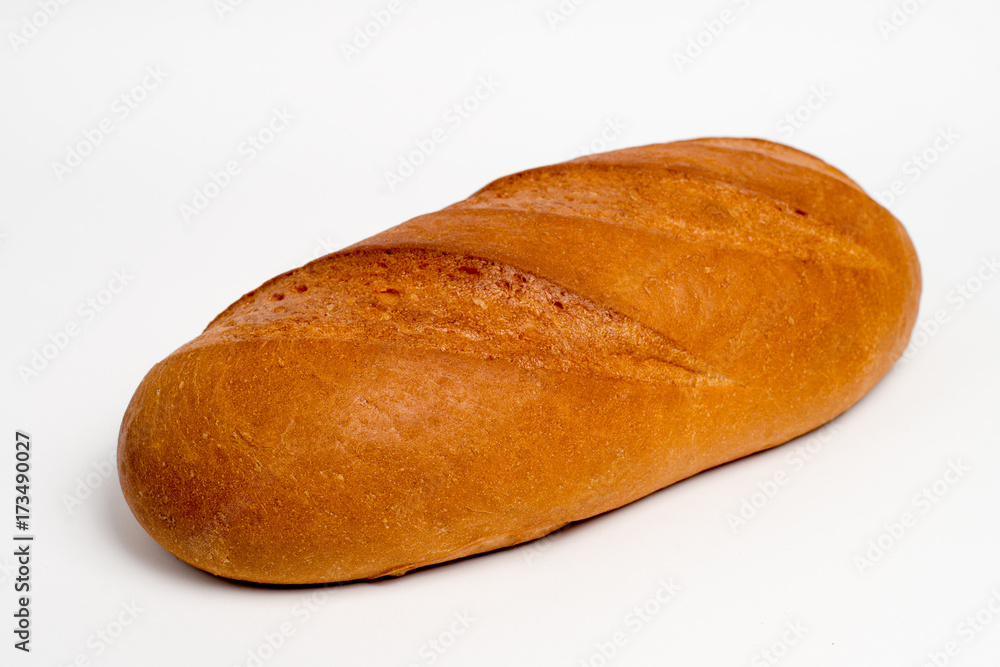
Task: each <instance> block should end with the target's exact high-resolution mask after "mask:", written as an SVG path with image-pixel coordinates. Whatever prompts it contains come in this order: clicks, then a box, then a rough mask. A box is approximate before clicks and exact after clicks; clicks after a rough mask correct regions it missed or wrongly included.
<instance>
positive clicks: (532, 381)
mask: <svg viewBox="0 0 1000 667" xmlns="http://www.w3.org/2000/svg"><path fill="white" fill-rule="evenodd" d="M919 288H920V276H919V267H918V265H917V263H916V256H915V253H914V251H913V248H912V245H911V244H910V242H909V239H908V238H907V236H906V234H905V231H903V229H902V227H901V226H900V225H899V223H898V222H897V221H896V220H895V219H894V218H892V216H891V215H890V214H889V213H888V212H886V211H884V210H883V209H882V208H881V207H879V206H878V205H877V204H875V202H873V201H872V200H871V199H870V198H868V197H867V196H866V195H865V194H864V193H863V192H862V191H861V190H860V188H858V187H857V186H856V185H855V184H854V183H853V182H852V181H850V180H849V179H848V178H847V177H846V176H844V175H843V174H841V173H840V172H839V171H837V170H835V169H833V168H832V167H829V166H828V165H826V164H825V163H823V162H821V161H819V160H817V159H816V158H813V157H811V156H808V155H805V154H803V153H800V152H798V151H795V150H793V149H789V148H786V147H782V146H779V145H776V144H771V143H769V142H761V141H755V140H722V139H714V140H713V139H710V140H699V141H693V142H680V143H676V144H666V145H659V146H648V147H643V148H636V149H628V150H625V151H617V152H614V153H608V154H603V155H598V156H591V157H588V158H582V159H579V160H576V161H573V162H570V163H564V164H561V165H555V166H552V167H545V168H541V169H535V170H531V171H528V172H522V173H520V174H515V175H513V176H509V177H506V178H503V179H500V180H498V181H496V182H494V183H492V184H491V185H489V186H487V187H486V188H484V189H483V190H481V191H479V192H477V193H476V194H474V195H473V196H472V197H470V198H469V199H467V200H465V201H463V202H460V203H458V204H455V205H454V206H451V207H449V208H447V209H445V210H443V211H441V212H438V213H434V214H430V215H427V216H422V217H419V218H415V219H414V220H411V221H410V222H408V223H404V224H403V225H400V226H398V227H395V228H392V229H390V230H387V231H386V232H383V233H382V234H379V235H377V236H375V237H372V238H371V239H367V240H366V241H362V242H361V243H359V244H356V245H354V246H352V247H350V248H347V249H345V250H343V251H340V252H338V253H334V254H332V255H328V256H326V257H324V258H321V259H319V260H317V261H315V262H312V263H310V264H308V265H306V266H304V267H301V268H299V269H296V270H295V271H291V272H289V273H286V274H284V275H282V276H279V277H277V278H275V279H274V280H272V281H269V282H268V283H265V284H264V285H262V286H261V287H260V288H258V289H257V290H254V291H253V292H251V293H249V294H247V295H246V296H244V297H243V298H242V299H240V300H239V301H237V302H236V303H234V304H233V305H232V306H230V307H229V308H228V309H226V311H224V312H223V313H222V314H220V315H219V316H218V317H217V318H216V319H215V320H214V321H213V322H212V323H211V324H210V325H209V327H208V328H207V329H206V330H205V332H204V333H203V334H202V335H201V336H199V337H198V338H196V339H195V340H193V341H192V342H191V343H188V344H187V345H185V346H183V347H182V348H180V349H179V350H177V351H176V352H175V353H174V354H173V355H171V356H170V357H168V359H166V360H165V361H163V362H161V363H160V364H158V365H157V366H156V367H155V368H154V369H153V370H152V371H151V372H150V374H149V376H147V378H146V379H145V380H144V381H143V384H142V385H141V386H140V388H139V390H138V391H137V392H136V396H135V398H133V401H132V403H131V405H130V406H129V409H128V412H127V413H126V417H125V421H124V422H123V425H122V435H121V440H120V443H121V444H120V458H119V467H120V472H121V478H122V485H123V489H124V491H125V495H126V498H127V499H128V500H129V503H130V506H131V507H132V509H133V512H135V514H136V516H137V517H138V518H139V520H140V522H141V523H142V524H143V526H144V527H145V528H146V529H147V531H149V532H150V534H151V535H152V536H153V537H154V538H155V539H157V540H158V541H159V542H160V543H161V544H163V545H164V546H165V547H167V548H168V549H169V550H170V551H172V552H173V553H174V554H176V555H177V556H179V557H180V558H182V559H184V560H186V561H187V562H190V563H192V564H194V565H196V566H198V567H201V568H202V569H206V570H208V571H210V572H213V573H215V574H219V575H222V576H227V577H233V578H237V579H247V580H253V581H262V582H267V583H316V582H325V581H341V580H348V579H357V578H365V577H376V576H381V575H385V574H399V573H402V572H405V571H407V570H410V569H412V568H415V567H420V566H422V565H427V564H431V563H437V562H442V561H446V560H450V559H453V558H458V557H461V556H464V555H469V554H472V553H478V552H481V551H486V550H490V549H494V548H498V547H502V546H507V545H511V544H516V543H519V542H523V541H526V540H529V539H533V538H536V537H540V536H541V535H544V534H546V533H548V532H550V531H552V530H555V529H557V528H558V527H560V526H562V525H565V524H566V523H568V522H571V521H576V520H580V519H584V518H587V517H589V516H593V515H595V514H598V513H601V512H605V511H607V510H610V509H613V508H615V507H619V506H621V505H623V504H625V503H628V502H630V501H632V500H635V499H637V498H639V497H642V496H644V495H647V494H649V493H651V492H653V491H655V490H657V489H659V488H662V487H664V486H666V485H669V484H671V483H673V482H675V481H677V480H680V479H684V478H685V477H689V476H690V475H693V474H695V473H697V472H699V471H701V470H704V469H706V468H709V467H712V466H715V465H719V464H721V463H724V462H726V461H730V460H733V459H735V458H739V457H741V456H745V455H747V454H749V453H752V452H755V451H759V450H761V449H765V448H767V447H771V446H774V445H778V444H780V443H782V442H785V441H787V440H789V439H791V438H793V437H795V436H797V435H800V434H802V433H804V432H806V431H809V430H811V429H813V428H816V427H817V426H819V425H821V424H822V423H824V422H825V421H827V420H829V419H831V418H833V417H835V416H836V415H838V414H840V413H841V412H843V411H844V410H846V409H847V408H848V407H850V406H851V405H852V404H853V403H855V402H856V401H857V400H858V399H859V398H860V397H861V396H863V395H864V394H865V393H866V392H867V391H868V390H869V389H870V388H871V387H872V386H873V385H874V383H875V382H877V380H878V379H879V378H880V377H881V376H882V375H883V374H884V373H885V372H886V371H887V370H888V368H889V367H890V366H891V365H892V363H893V362H894V361H895V359H896V358H898V356H899V354H900V353H901V352H902V349H903V346H904V345H905V342H906V340H907V338H908V336H909V332H910V329H911V328H912V326H913V321H914V318H915V315H916V304H917V297H918V295H919Z"/></svg>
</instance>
